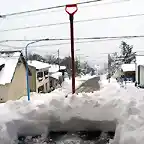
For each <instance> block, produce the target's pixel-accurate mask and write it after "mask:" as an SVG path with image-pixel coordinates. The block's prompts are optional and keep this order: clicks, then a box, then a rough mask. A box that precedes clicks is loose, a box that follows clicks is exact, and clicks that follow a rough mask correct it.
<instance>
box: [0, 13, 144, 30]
mask: <svg viewBox="0 0 144 144" xmlns="http://www.w3.org/2000/svg"><path fill="white" fill-rule="evenodd" d="M140 16H144V13H140V14H131V15H123V16H113V17H102V18H93V19H85V20H77V21H74V23H82V22H92V21H97V20H111V19H120V18H130V17H140ZM65 24H69V22H60V23H52V24H45V25H35V26H27V27H19V28H14V29H4V30H0V32H9V31H18V30H25V29H34V28H43V27H50V26H57V25H65Z"/></svg>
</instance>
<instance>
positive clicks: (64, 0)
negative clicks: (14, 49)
mask: <svg viewBox="0 0 144 144" xmlns="http://www.w3.org/2000/svg"><path fill="white" fill-rule="evenodd" d="M0 1H1V4H0V13H1V14H7V13H13V12H19V11H26V10H32V9H38V8H44V7H51V6H57V5H62V4H68V3H71V2H73V1H74V0H51V1H50V0H12V1H11V2H10V0H0ZM79 1H80V2H82V1H84V0H79ZM85 1H86V0H85ZM115 1H116V2H117V1H118V2H119V1H120V0H103V2H97V5H96V3H92V4H87V5H82V6H79V10H78V12H77V13H76V15H75V20H83V19H92V18H101V17H111V16H121V15H129V14H137V13H144V9H143V5H144V1H143V0H129V1H128V0H126V2H123V1H124V0H121V2H119V3H113V4H104V3H109V2H115ZM143 18H144V16H141V17H131V18H121V19H111V20H97V21H92V22H83V23H75V37H93V36H95V37H96V36H123V35H144V29H143V26H144V19H143ZM65 21H67V22H69V17H68V15H67V14H66V12H65V10H64V8H62V9H57V10H47V11H44V12H39V13H33V14H29V15H20V16H15V17H9V18H6V19H1V20H0V30H4V29H12V28H18V27H25V26H33V25H44V24H52V23H60V22H65ZM69 35H70V34H69V24H66V25H57V26H51V27H43V28H35V29H26V30H19V31H8V32H0V37H1V40H6V39H38V38H46V37H48V38H68V37H69ZM123 40H124V39H123ZM125 41H127V42H128V43H129V44H132V45H134V50H142V49H143V43H144V42H143V41H144V38H140V39H131V40H125ZM120 42H121V40H115V41H114V40H113V41H97V42H91V43H81V44H75V49H80V50H77V51H76V54H77V55H79V57H80V58H81V59H84V58H85V59H87V60H89V61H91V62H92V63H102V62H103V61H104V60H106V59H107V55H104V54H101V53H111V52H114V51H119V45H120ZM54 43H63V42H41V43H39V44H37V45H43V44H44V45H45V44H54ZM2 44H7V45H13V46H25V45H26V43H24V42H19V43H18V42H17V43H14V42H8V43H2ZM35 45H36V44H35ZM35 45H33V46H35ZM0 48H1V49H6V47H0ZM58 49H60V55H61V56H65V55H69V54H70V45H69V44H67V45H57V46H47V47H36V48H34V47H29V51H33V52H36V51H37V52H38V53H41V54H56V51H57V50H58ZM85 56H89V57H87V58H86V57H85Z"/></svg>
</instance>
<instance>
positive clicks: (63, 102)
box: [0, 79, 144, 144]
mask: <svg viewBox="0 0 144 144" xmlns="http://www.w3.org/2000/svg"><path fill="white" fill-rule="evenodd" d="M62 91H63V90H62ZM59 94H60V92H58V94H57V95H41V96H34V97H33V99H35V100H32V101H31V102H27V101H26V100H19V101H15V102H12V101H9V102H7V103H6V104H1V105H0V108H1V110H3V111H0V117H1V119H0V143H1V144H10V141H11V140H12V138H14V137H16V136H17V134H22V135H24V134H30V135H35V134H40V133H46V132H48V130H49V129H50V127H51V124H52V122H53V123H58V122H61V123H66V122H68V121H69V120H71V119H72V118H78V119H81V120H90V121H95V122H98V121H99V122H100V121H109V122H113V121H115V122H116V124H117V127H116V135H115V138H114V142H113V144H143V140H144V112H143V109H144V101H143V100H144V90H142V89H137V88H135V87H134V86H133V85H131V84H129V85H128V87H127V89H123V88H120V86H119V85H118V84H117V83H116V81H115V80H112V81H111V83H110V84H108V83H107V81H106V80H104V79H103V80H102V81H101V90H100V91H97V92H94V93H88V94H86V93H81V94H78V95H74V96H72V95H71V94H70V95H69V97H68V98H65V97H64V96H61V95H59ZM61 94H62V93H61ZM36 99H37V100H36ZM70 128H71V125H69V127H67V129H70Z"/></svg>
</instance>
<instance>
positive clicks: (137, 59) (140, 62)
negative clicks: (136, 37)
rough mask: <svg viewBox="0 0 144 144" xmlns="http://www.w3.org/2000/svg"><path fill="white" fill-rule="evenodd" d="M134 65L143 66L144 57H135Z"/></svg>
mask: <svg viewBox="0 0 144 144" xmlns="http://www.w3.org/2000/svg"><path fill="white" fill-rule="evenodd" d="M136 63H137V65H144V55H137V56H136Z"/></svg>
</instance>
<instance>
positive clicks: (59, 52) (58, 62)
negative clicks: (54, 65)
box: [58, 49, 60, 71]
mask: <svg viewBox="0 0 144 144" xmlns="http://www.w3.org/2000/svg"><path fill="white" fill-rule="evenodd" d="M58 65H59V71H60V51H59V49H58Z"/></svg>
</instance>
